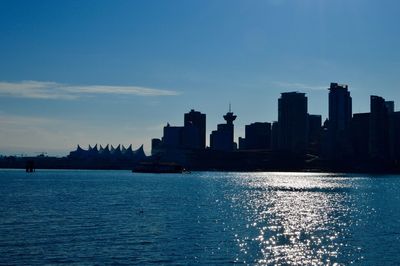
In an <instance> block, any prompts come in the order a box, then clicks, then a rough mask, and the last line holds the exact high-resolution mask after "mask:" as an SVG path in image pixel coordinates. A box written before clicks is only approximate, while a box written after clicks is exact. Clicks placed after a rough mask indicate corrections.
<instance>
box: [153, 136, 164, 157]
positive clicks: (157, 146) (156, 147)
mask: <svg viewBox="0 0 400 266" xmlns="http://www.w3.org/2000/svg"><path fill="white" fill-rule="evenodd" d="M161 150H162V141H161V139H157V138H154V139H151V155H156V154H158V153H160V152H161Z"/></svg>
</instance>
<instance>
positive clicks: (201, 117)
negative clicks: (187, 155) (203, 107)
mask: <svg viewBox="0 0 400 266" xmlns="http://www.w3.org/2000/svg"><path fill="white" fill-rule="evenodd" d="M182 142H183V143H182V144H183V147H184V148H188V149H205V148H206V115H205V114H202V113H200V112H197V111H194V110H191V111H190V112H189V113H186V114H185V123H184V130H183V136H182Z"/></svg>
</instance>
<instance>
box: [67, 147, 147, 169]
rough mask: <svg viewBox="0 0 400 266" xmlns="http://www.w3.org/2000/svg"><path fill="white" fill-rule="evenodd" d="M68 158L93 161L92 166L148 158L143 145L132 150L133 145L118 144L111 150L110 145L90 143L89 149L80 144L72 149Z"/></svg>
mask: <svg viewBox="0 0 400 266" xmlns="http://www.w3.org/2000/svg"><path fill="white" fill-rule="evenodd" d="M68 158H69V159H71V160H79V161H87V160H89V161H90V162H91V164H90V166H94V165H96V163H103V162H105V161H106V162H112V161H126V162H128V163H129V162H130V161H132V162H133V161H139V160H141V159H143V158H146V155H145V153H144V150H143V145H142V146H140V147H139V149H137V150H135V151H134V150H132V145H130V146H129V147H128V148H125V147H124V146H123V145H122V149H121V145H118V146H117V147H116V148H114V147H113V146H111V150H110V148H109V145H107V146H106V147H103V146H101V145H100V148H99V149H97V145H95V146H94V147H92V146H90V145H89V148H88V149H87V150H84V149H82V148H81V147H80V146H79V145H78V146H77V148H76V150H75V151H71V152H70V153H69V155H68Z"/></svg>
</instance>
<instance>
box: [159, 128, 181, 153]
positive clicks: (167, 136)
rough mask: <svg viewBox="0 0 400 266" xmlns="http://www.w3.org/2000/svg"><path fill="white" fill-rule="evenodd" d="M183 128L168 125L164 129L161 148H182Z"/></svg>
mask: <svg viewBox="0 0 400 266" xmlns="http://www.w3.org/2000/svg"><path fill="white" fill-rule="evenodd" d="M182 135H183V127H175V126H171V125H170V124H169V123H168V124H167V125H166V126H165V127H164V133H163V138H162V146H163V148H164V149H167V150H171V149H181V148H182Z"/></svg>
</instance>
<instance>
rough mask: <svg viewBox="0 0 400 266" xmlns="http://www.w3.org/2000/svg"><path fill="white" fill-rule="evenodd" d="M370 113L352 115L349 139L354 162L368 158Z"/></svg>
mask: <svg viewBox="0 0 400 266" xmlns="http://www.w3.org/2000/svg"><path fill="white" fill-rule="evenodd" d="M370 117H371V114H370V113H359V114H354V115H353V118H352V120H351V139H352V144H353V154H354V159H356V160H365V159H368V158H369V130H370V129H369V127H370Z"/></svg>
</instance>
